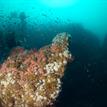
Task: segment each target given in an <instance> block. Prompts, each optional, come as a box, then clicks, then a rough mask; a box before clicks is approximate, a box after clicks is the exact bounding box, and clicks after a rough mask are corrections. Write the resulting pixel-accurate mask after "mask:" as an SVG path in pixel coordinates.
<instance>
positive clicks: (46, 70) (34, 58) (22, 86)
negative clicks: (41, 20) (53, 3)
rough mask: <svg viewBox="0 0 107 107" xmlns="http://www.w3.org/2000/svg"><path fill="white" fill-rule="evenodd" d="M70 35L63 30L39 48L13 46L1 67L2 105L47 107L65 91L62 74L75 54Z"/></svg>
mask: <svg viewBox="0 0 107 107" xmlns="http://www.w3.org/2000/svg"><path fill="white" fill-rule="evenodd" d="M69 37H70V35H69V34H67V33H60V34H58V35H56V37H55V38H54V39H53V41H52V44H50V45H48V46H45V47H43V48H41V49H39V50H38V51H36V50H30V51H29V50H24V49H23V48H21V47H17V48H15V49H13V51H12V52H11V54H10V56H9V57H8V58H7V60H5V61H4V63H3V64H2V66H1V68H0V104H1V106H2V107H47V106H51V105H53V103H54V102H55V100H56V98H57V96H58V95H59V92H60V91H61V78H62V76H63V75H64V70H65V67H66V65H67V62H68V61H69V60H72V55H71V53H70V52H69V49H68V46H69V42H68V41H69Z"/></svg>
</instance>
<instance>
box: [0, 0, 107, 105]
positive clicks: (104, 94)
mask: <svg viewBox="0 0 107 107" xmlns="http://www.w3.org/2000/svg"><path fill="white" fill-rule="evenodd" d="M106 10H107V0H0V62H1V63H3V61H4V60H5V59H6V57H7V56H8V55H9V52H10V51H11V49H12V48H13V47H16V46H22V47H24V48H27V49H31V48H37V49H39V48H41V47H42V46H44V45H47V44H49V43H50V42H51V40H52V38H53V37H54V36H55V35H56V34H57V33H59V32H68V33H70V34H71V35H72V40H71V43H70V46H69V47H70V50H71V52H72V54H73V56H74V61H73V62H72V63H70V64H68V67H67V70H66V73H65V76H64V78H63V79H62V81H63V86H62V92H61V93H60V95H59V97H58V99H57V101H56V106H57V107H107V102H106V99H107V67H106V66H107V11H106Z"/></svg>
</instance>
